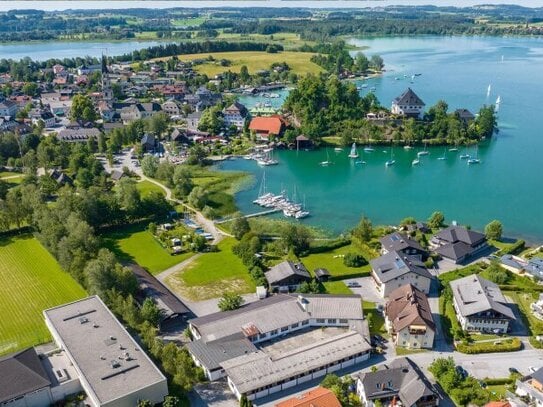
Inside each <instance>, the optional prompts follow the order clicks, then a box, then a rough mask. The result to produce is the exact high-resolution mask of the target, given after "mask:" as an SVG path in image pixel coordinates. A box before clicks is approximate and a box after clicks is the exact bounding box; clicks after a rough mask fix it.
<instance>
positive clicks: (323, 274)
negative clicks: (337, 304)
mask: <svg viewBox="0 0 543 407" xmlns="http://www.w3.org/2000/svg"><path fill="white" fill-rule="evenodd" d="M314 273H315V277H317V280H318V281H320V282H324V281H328V280H329V279H330V272H329V271H328V270H327V269H324V268H318V269H315V271H314Z"/></svg>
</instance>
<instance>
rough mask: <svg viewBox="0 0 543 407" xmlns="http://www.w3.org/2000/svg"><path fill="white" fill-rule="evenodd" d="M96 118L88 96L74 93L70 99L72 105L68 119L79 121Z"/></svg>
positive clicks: (91, 120)
mask: <svg viewBox="0 0 543 407" xmlns="http://www.w3.org/2000/svg"><path fill="white" fill-rule="evenodd" d="M97 118H98V115H97V113H96V110H95V109H94V104H93V103H92V100H91V98H90V97H89V96H86V95H81V94H79V95H75V96H74V97H73V99H72V107H71V109H70V119H72V120H75V121H79V120H83V121H90V122H93V121H95V120H96V119H97Z"/></svg>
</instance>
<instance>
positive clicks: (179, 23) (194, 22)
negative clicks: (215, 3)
mask: <svg viewBox="0 0 543 407" xmlns="http://www.w3.org/2000/svg"><path fill="white" fill-rule="evenodd" d="M206 21H207V18H205V17H194V18H174V19H172V20H170V23H171V24H172V25H173V26H175V27H197V26H199V25H202V24H203V23H205V22H206Z"/></svg>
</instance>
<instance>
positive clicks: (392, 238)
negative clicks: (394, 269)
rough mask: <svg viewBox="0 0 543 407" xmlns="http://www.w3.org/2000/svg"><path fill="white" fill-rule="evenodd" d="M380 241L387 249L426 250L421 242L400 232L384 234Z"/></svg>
mask: <svg viewBox="0 0 543 407" xmlns="http://www.w3.org/2000/svg"><path fill="white" fill-rule="evenodd" d="M379 241H380V242H381V245H382V246H383V247H384V248H385V249H386V250H387V251H402V250H405V249H416V250H419V251H426V250H425V249H424V248H423V247H422V246H421V245H420V243H419V242H417V241H416V240H414V239H411V238H410V237H409V236H407V235H404V234H403V233H399V232H394V233H391V234H389V235H386V236H383V237H382V238H381V239H379Z"/></svg>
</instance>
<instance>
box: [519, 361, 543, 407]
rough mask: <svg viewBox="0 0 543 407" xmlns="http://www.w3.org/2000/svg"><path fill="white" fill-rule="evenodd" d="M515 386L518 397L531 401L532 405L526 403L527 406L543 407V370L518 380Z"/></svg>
mask: <svg viewBox="0 0 543 407" xmlns="http://www.w3.org/2000/svg"><path fill="white" fill-rule="evenodd" d="M515 386H516V390H515V393H516V394H517V395H519V396H520V397H523V398H524V397H526V398H528V399H529V400H530V403H526V404H527V405H530V406H535V407H543V368H540V369H538V370H536V371H535V372H533V373H531V374H530V375H529V376H526V377H523V378H521V379H518V380H517V381H516V383H515Z"/></svg>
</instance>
